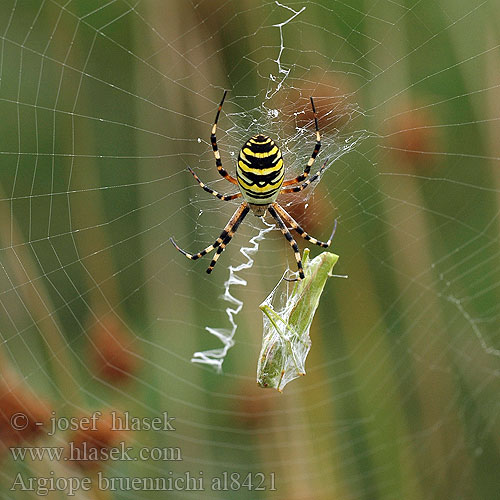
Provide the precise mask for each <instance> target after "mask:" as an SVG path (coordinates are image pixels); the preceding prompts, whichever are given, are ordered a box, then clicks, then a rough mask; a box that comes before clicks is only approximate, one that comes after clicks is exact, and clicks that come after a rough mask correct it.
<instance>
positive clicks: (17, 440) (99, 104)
mask: <svg viewBox="0 0 500 500" xmlns="http://www.w3.org/2000/svg"><path fill="white" fill-rule="evenodd" d="M304 7H305V9H304V10H302V9H303V8H304ZM499 16H500V7H499V5H498V2H495V1H493V0H490V1H486V2H484V1H476V0H473V1H470V0H468V1H462V0H458V1H457V0H453V1H452V0H440V1H438V2H436V1H430V0H423V1H420V2H403V3H401V2H399V3H395V2H392V1H388V0H387V1H386V0H383V1H375V2H362V1H356V2H348V3H343V2H336V1H327V0H323V1H318V0H315V1H308V0H304V1H303V2H295V1H294V2H288V3H286V4H281V3H279V2H267V1H250V0H243V1H224V2H222V1H207V0H204V1H200V2H186V1H179V0H170V1H168V2H164V1H160V0H145V1H142V2H135V1H134V2H131V1H128V0H117V1H109V2H103V1H101V0H99V1H98V0H85V1H83V0H73V1H69V2H62V1H59V0H48V1H42V2H39V1H34V0H33V1H30V0H4V1H3V2H2V3H1V5H0V116H1V117H2V120H1V122H0V158H1V161H2V168H1V177H0V181H1V183H0V189H1V193H0V224H1V229H0V241H1V245H0V265H1V269H0V276H1V278H0V306H1V312H0V339H1V342H0V344H1V351H0V381H1V384H0V417H1V419H0V442H2V445H1V447H0V460H1V462H2V471H1V472H0V483H1V484H0V490H1V496H2V498H16V499H17V498H35V497H36V494H35V492H33V491H20V490H19V489H17V490H12V489H11V487H12V484H13V481H14V479H15V477H16V474H17V473H18V472H22V474H23V475H24V477H34V476H44V477H46V476H50V472H51V471H52V472H54V475H55V476H58V477H73V476H74V477H79V478H81V477H91V478H93V479H95V478H96V477H97V471H98V470H101V471H102V472H103V473H104V474H105V475H106V476H109V477H124V478H125V477H160V476H163V477H183V475H184V474H185V473H186V471H189V472H190V473H191V474H192V475H193V476H196V477H200V471H201V472H202V475H203V477H204V480H205V481H204V486H205V491H197V492H196V491H174V492H168V493H166V492H159V491H149V492H148V491H131V490H130V489H129V490H123V491H114V492H110V491H99V488H97V487H96V486H95V483H94V487H93V488H92V489H91V490H90V491H88V492H86V491H82V490H81V491H78V492H77V495H76V497H77V498H89V499H91V498H92V499H93V498H117V499H118V498H120V499H121V498H123V499H125V498H217V499H221V498H227V499H233V498H241V499H252V500H257V499H267V498H273V499H287V500H306V499H307V500H309V499H315V500H318V499H321V500H322V499H325V500H326V499H346V500H351V499H366V500H374V499H384V500H385V499H391V498H398V499H400V498H405V499H415V500H416V499H434V498H435V499H493V498H498V496H499V491H500V479H499V475H498V469H499V466H500V456H499V446H500V440H499V436H500V432H499V431H500V428H499V426H500V421H499V399H498V394H499V389H500V377H499V373H500V363H499V357H500V329H499V318H500V307H499V304H500V300H499V289H500V287H499V283H500V266H499V261H500V247H499V236H498V235H499V217H498V214H499V200H500V196H499V192H500V176H499V173H498V172H499V171H498V168H499V164H498V162H499V158H500V147H499V142H498V137H499V132H500V129H499V125H498V124H499V120H500V90H499V89H500V62H499V61H500V59H499V55H500V31H499V30H500V25H499V22H498V20H499ZM287 21H288V22H287ZM224 89H229V90H230V93H229V94H228V98H227V101H226V103H225V105H224V110H223V112H222V114H221V118H220V122H219V129H218V141H219V148H220V150H221V155H222V160H223V162H224V165H225V166H226V168H227V169H228V170H229V171H230V172H233V173H234V156H235V155H237V152H238V150H239V148H240V147H241V145H242V144H243V142H244V141H245V140H246V139H247V138H248V137H250V136H251V135H253V134H254V133H257V132H261V131H262V132H264V133H268V134H270V135H273V137H275V138H276V139H277V141H278V142H279V143H280V144H281V146H282V149H283V151H284V157H285V161H286V162H287V163H288V166H289V169H290V170H289V171H290V174H289V176H290V177H292V176H293V175H296V173H297V172H299V171H301V169H302V168H303V166H304V165H305V163H306V162H307V159H308V157H309V156H310V154H311V152H312V149H313V147H314V128H313V126H312V121H311V118H312V116H311V114H310V111H309V108H308V99H309V96H310V95H314V96H315V98H316V103H317V106H318V114H319V122H320V127H321V129H322V133H323V149H322V151H321V154H320V156H319V158H318V162H317V163H316V165H315V168H319V165H318V163H322V162H323V161H325V160H326V159H327V158H331V159H336V161H332V163H331V165H330V167H329V168H328V170H327V171H326V173H325V175H324V176H323V177H322V179H321V182H320V183H319V185H317V186H316V187H315V188H314V190H312V189H311V190H310V191H311V193H309V194H307V193H306V192H304V195H305V196H306V198H305V201H304V199H303V197H302V196H295V197H290V198H285V199H284V201H283V205H284V206H286V208H287V210H289V211H290V212H291V213H292V214H293V216H294V217H296V218H297V219H298V221H299V222H300V223H301V224H302V225H303V226H304V228H305V229H306V230H307V231H309V232H310V233H311V234H313V235H314V236H316V237H318V238H320V239H326V236H327V235H328V234H329V232H330V229H331V226H332V223H333V220H334V219H335V218H336V217H337V218H338V221H339V227H338V231H337V234H336V236H335V241H334V245H333V251H334V252H335V253H337V254H338V255H339V256H340V260H339V263H338V264H337V266H336V268H335V272H338V273H339V274H340V275H348V279H341V278H332V279H330V281H329V282H328V283H327V286H326V289H325V293H324V295H323V297H322V300H321V303H320V306H319V309H318V312H317V316H316V318H315V321H314V323H313V326H312V329H311V337H312V341H313V346H312V350H311V353H310V355H309V358H308V360H307V364H306V368H307V376H306V377H305V378H300V379H299V380H296V381H294V382H292V383H291V384H290V385H288V386H287V387H286V389H285V391H284V393H283V394H279V393H277V392H275V391H271V390H262V389H259V388H257V386H256V384H255V369H256V364H257V356H258V353H259V350H260V341H261V335H262V317H261V313H260V311H259V310H258V305H259V304H260V303H261V302H262V301H263V300H264V299H265V298H266V296H267V295H268V294H269V293H270V292H271V290H272V289H273V288H274V286H275V284H276V283H277V281H278V280H279V278H280V277H281V275H282V273H283V271H284V270H285V269H286V267H287V266H290V268H291V269H294V259H293V254H292V252H291V251H290V248H289V245H288V244H287V243H286V242H285V241H284V239H283V237H282V236H281V234H280V233H279V231H272V233H271V234H268V235H267V236H266V239H265V240H264V241H263V242H261V244H260V249H259V252H258V253H257V254H256V255H255V263H254V265H253V267H252V269H251V270H249V271H244V272H241V273H239V276H240V277H241V278H242V279H244V280H246V281H247V285H246V286H245V287H243V286H233V287H232V288H231V293H232V294H233V295H234V296H235V297H237V298H238V299H240V300H242V301H243V303H244V305H243V309H242V310H241V312H240V313H239V314H238V315H237V316H236V317H235V318H236V322H237V324H238V328H237V331H236V335H235V342H236V343H235V346H234V347H233V348H232V349H231V350H230V351H229V352H228V354H227V357H226V360H225V361H224V365H223V367H224V370H223V372H224V373H223V374H222V375H221V374H217V373H215V372H214V370H212V369H211V368H210V367H207V366H203V365H199V364H193V363H191V362H190V359H191V356H192V354H193V353H194V352H196V351H202V350H206V349H211V348H217V347H220V343H219V342H218V340H217V339H216V338H215V337H213V336H211V335H209V333H208V332H207V331H206V330H205V327H206V326H209V327H213V328H222V327H223V328H229V327H230V325H229V322H228V318H227V314H226V311H225V309H226V307H227V306H228V303H227V302H225V301H224V299H223V298H222V297H221V295H222V294H223V293H224V281H225V280H227V279H228V276H229V275H228V266H229V265H233V266H237V265H239V264H241V263H242V262H244V261H245V258H244V257H243V256H242V254H241V253H240V252H239V250H240V249H241V248H242V247H244V246H246V245H247V244H248V242H249V239H250V238H252V237H253V236H255V235H256V234H258V230H259V229H261V228H263V227H264V225H263V224H262V223H261V222H260V221H259V220H258V219H257V218H255V217H253V216H248V218H247V221H246V222H245V224H244V225H243V226H242V227H241V229H240V230H239V231H238V234H237V236H236V237H235V238H234V240H233V241H232V243H231V245H230V246H229V247H228V248H227V250H226V251H225V252H224V254H223V255H222V257H221V259H220V260H219V263H218V265H217V268H216V269H215V271H214V273H213V274H212V275H210V276H208V275H207V274H205V266H206V265H208V258H205V259H203V261H199V262H196V263H194V262H190V261H188V260H187V259H185V258H183V257H182V256H181V255H180V254H179V253H177V252H176V251H175V249H174V248H173V247H172V246H171V245H170V243H169V241H168V239H169V238H170V236H172V235H173V236H175V238H176V240H177V241H178V242H179V244H180V245H181V246H182V247H183V248H186V249H187V250H188V251H192V252H196V251H198V250H201V249H202V248H204V247H205V246H207V245H208V244H210V243H211V242H213V240H214V239H215V238H216V237H217V236H218V235H219V234H220V231H221V230H222V228H223V227H224V225H225V224H226V222H227V220H228V219H229V217H230V216H231V214H232V213H233V211H234V210H235V208H236V204H232V203H227V204H225V203H223V202H220V201H219V200H217V199H215V198H213V199H212V197H210V195H208V194H206V193H204V192H203V191H202V190H200V189H199V187H197V186H196V183H195V182H194V181H193V179H192V178H191V176H190V175H189V174H188V173H187V172H186V166H187V165H190V166H191V167H192V168H194V169H195V170H196V171H197V172H198V173H199V175H200V177H201V178H202V180H203V181H205V182H206V183H208V184H209V185H210V186H212V187H214V188H215V189H217V190H218V191H219V192H223V193H229V192H233V191H232V190H231V188H232V187H234V186H231V185H230V184H228V183H226V182H225V181H224V180H222V179H221V178H220V177H219V176H218V175H217V172H216V169H215V164H214V159H213V155H212V152H211V147H210V143H209V134H210V128H211V126H212V122H213V119H214V116H215V112H216V110H217V105H218V103H219V101H220V98H221V96H222V92H223V90H224ZM346 141H347V142H346ZM350 144H354V145H353V146H352V147H351V146H349V145H350ZM342 148H344V149H345V150H346V151H347V150H348V151H347V152H346V154H343V155H342V154H340V153H339V151H342ZM298 243H299V246H300V247H301V249H303V248H304V247H305V246H304V245H303V242H302V241H300V242H298ZM312 251H313V255H316V254H317V253H318V252H317V250H315V249H312ZM96 410H99V411H103V412H104V413H106V412H107V411H109V410H118V411H128V412H130V414H131V415H135V416H143V417H153V416H157V415H160V414H161V413H162V412H164V411H168V414H169V415H170V416H175V417H176V420H175V427H176V430H175V432H161V431H158V432H154V431H146V430H144V431H142V432H130V433H127V434H126V437H125V438H124V439H125V440H126V442H127V444H128V445H129V446H132V447H133V448H134V450H138V449H140V448H142V447H146V448H148V449H149V448H151V447H154V446H156V447H172V448H180V449H181V450H182V461H169V460H166V461H165V460H137V461H125V460H118V461H110V460H106V461H102V462H101V463H99V464H94V465H92V466H90V465H89V464H80V465H74V464H73V463H69V462H67V461H65V460H49V459H48V458H45V459H43V460H28V459H26V460H17V461H16V460H13V459H12V456H11V453H10V451H9V450H8V447H9V446H11V445H12V444H15V445H18V446H28V445H30V446H33V443H35V444H36V446H55V447H61V446H62V447H66V446H67V444H68V442H69V441H71V440H73V439H75V435H74V434H72V433H71V432H69V431H68V432H64V431H60V432H58V433H56V435H55V436H52V437H49V436H47V435H46V433H45V432H39V431H40V429H36V428H34V427H33V425H30V427H29V428H28V429H27V430H26V434H25V435H22V436H19V435H18V434H15V433H12V429H11V423H10V417H11V415H12V414H13V413H15V412H24V413H26V414H27V415H28V416H29V418H30V422H31V424H33V421H35V420H40V419H48V418H49V416H50V415H51V414H50V411H54V412H56V413H55V415H57V416H60V417H68V418H69V417H73V416H79V415H86V414H89V413H91V412H93V411H96ZM102 425H104V424H102ZM100 430H101V434H99V436H98V437H97V438H95V436H94V438H93V439H95V440H97V442H98V443H99V446H102V447H104V448H106V447H107V446H110V445H112V444H113V443H114V441H115V440H116V436H114V435H110V434H109V433H107V432H106V428H105V426H104V428H101V429H100ZM76 439H81V436H80V437H78V436H77V438H76ZM82 439H83V438H82ZM120 439H121V438H120ZM26 443H28V444H26ZM224 472H228V473H229V474H231V473H237V474H239V476H238V477H239V478H240V480H241V482H243V480H244V478H245V477H246V476H247V474H248V473H253V474H256V473H263V474H265V479H266V484H265V485H266V487H267V489H265V490H259V491H249V488H248V486H244V485H240V486H239V487H238V485H237V484H236V483H233V486H234V488H233V491H231V484H229V487H228V488H229V489H228V491H212V490H211V488H210V484H211V480H212V478H213V477H222V474H223V473H224ZM271 473H273V474H274V477H275V486H276V490H275V491H270V490H269V485H270V479H271ZM235 477H236V476H235ZM259 478H260V476H257V475H254V476H253V479H254V486H257V485H258V483H259ZM247 484H248V483H247ZM181 489H184V490H185V488H181ZM49 498H66V494H65V493H64V492H52V493H51V495H49Z"/></svg>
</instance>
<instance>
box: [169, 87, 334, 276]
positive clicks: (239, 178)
mask: <svg viewBox="0 0 500 500" xmlns="http://www.w3.org/2000/svg"><path fill="white" fill-rule="evenodd" d="M226 94H227V91H226V92H224V96H223V97H222V101H221V103H220V104H219V108H218V110H217V114H216V116H215V121H214V124H213V127H212V134H211V136H210V141H211V143H212V148H213V151H214V156H215V165H216V166H217V170H218V171H219V173H220V175H222V177H224V178H225V179H227V180H228V181H229V182H231V183H232V184H236V185H237V186H238V187H239V189H240V191H239V193H235V194H231V195H223V194H219V193H218V192H217V191H214V190H213V189H210V188H209V187H208V186H206V185H205V184H204V183H203V182H202V181H201V180H200V178H199V177H198V176H197V175H196V174H195V173H194V172H193V170H192V169H191V168H190V167H188V169H189V171H190V172H191V174H193V176H194V178H195V179H196V181H197V182H198V184H199V185H200V186H201V187H202V188H203V189H204V190H205V191H207V192H208V193H210V194H212V195H214V196H216V197H217V198H219V200H222V201H229V200H234V199H236V198H239V197H240V196H241V197H243V199H244V200H245V201H243V203H241V205H240V206H239V207H238V210H236V212H235V213H234V214H233V216H232V217H231V219H230V221H229V222H228V223H227V225H226V227H225V228H224V230H223V231H222V233H221V235H220V236H219V237H218V238H217V239H216V240H215V242H214V243H213V244H212V245H210V246H208V247H207V248H205V249H203V250H202V251H201V252H198V253H197V254H193V255H192V254H189V253H187V252H185V251H184V250H182V248H180V247H179V246H178V245H177V243H175V241H174V240H173V238H170V241H171V242H172V244H173V245H174V246H175V248H177V250H179V252H181V253H182V254H184V255H185V256H186V257H187V258H189V259H191V260H196V259H199V258H200V257H203V256H204V255H206V254H207V253H209V252H211V251H212V250H215V249H217V252H216V254H215V255H214V258H213V260H212V262H211V263H210V266H209V267H208V269H207V273H211V272H212V269H213V268H214V266H215V264H216V263H217V259H218V258H219V256H220V254H221V253H222V252H223V251H224V248H226V246H227V244H228V243H229V242H230V241H231V238H232V237H233V236H234V233H235V232H236V230H237V229H238V227H239V225H240V224H241V222H242V221H243V219H244V218H245V216H246V215H247V214H248V212H249V211H250V210H252V212H253V213H254V214H255V215H257V216H259V217H261V216H264V215H265V213H266V211H269V213H270V214H271V215H272V217H273V218H274V219H275V220H276V222H277V223H278V226H279V228H280V230H281V232H282V233H283V235H284V236H285V238H286V239H287V240H288V242H289V243H290V245H291V247H292V248H293V251H294V253H295V259H296V261H297V267H298V270H299V278H300V279H303V278H304V271H303V269H302V260H301V258H300V252H299V248H298V246H297V243H296V242H295V240H294V239H293V236H292V235H291V234H290V231H289V230H288V228H287V226H286V224H285V223H287V224H289V225H290V226H291V228H292V229H294V230H295V231H297V233H298V234H299V235H300V236H302V238H304V239H305V240H307V241H310V242H311V243H313V244H314V245H318V246H320V247H323V248H327V247H329V246H330V244H331V242H332V237H333V234H334V232H335V228H334V229H333V232H332V234H331V236H330V238H329V239H328V241H327V242H326V243H325V242H323V241H318V240H317V239H316V238H313V237H312V236H309V235H308V234H307V233H306V232H305V231H304V230H303V229H302V228H301V227H300V226H299V224H297V222H296V221H295V220H294V219H293V218H292V217H291V216H290V215H289V214H288V213H287V212H286V210H285V209H284V208H283V207H281V205H279V203H276V199H277V198H278V195H279V194H280V193H295V192H298V191H302V190H303V189H305V188H306V187H307V186H308V185H309V184H310V183H311V182H313V181H315V180H316V179H317V178H318V177H319V176H320V175H321V173H322V172H323V170H324V168H325V166H326V162H325V163H324V164H323V166H322V167H321V168H320V169H319V172H318V173H316V174H315V175H313V176H312V177H310V178H307V177H308V176H309V172H310V170H311V167H312V165H313V163H314V160H315V158H316V156H317V155H318V153H319V150H320V147H321V136H320V133H319V128H318V118H317V116H316V109H315V107H314V101H313V98H312V97H311V106H312V110H313V114H314V124H315V127H316V145H315V147H314V151H313V153H312V155H311V158H310V159H309V161H308V162H307V165H306V167H305V168H304V172H303V173H302V174H300V175H299V176H298V177H295V179H290V180H288V181H285V180H284V177H285V167H284V165H283V158H282V155H281V151H280V149H279V147H278V146H277V144H276V143H275V142H274V141H273V140H272V139H271V138H270V137H267V136H265V135H262V134H259V135H254V136H253V137H251V138H250V139H248V141H247V142H245V144H244V145H243V147H242V148H241V150H240V154H239V155H238V164H237V166H236V179H235V178H234V177H232V176H231V175H229V174H228V173H227V171H226V170H225V169H224V168H222V161H221V158H220V153H219V150H218V148H217V139H216V137H215V134H216V131H217V122H218V121H219V115H220V112H221V109H222V105H223V104H224V99H225V98H226ZM301 182H302V184H300V183H301ZM296 184H299V185H298V186H295V187H291V188H285V189H282V188H283V187H284V186H293V185H296Z"/></svg>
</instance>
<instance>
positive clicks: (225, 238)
mask: <svg viewBox="0 0 500 500" xmlns="http://www.w3.org/2000/svg"><path fill="white" fill-rule="evenodd" d="M249 210H250V208H249V207H248V203H247V202H245V201H244V202H243V203H242V204H241V205H240V206H239V207H238V209H237V210H236V212H234V214H233V216H232V217H231V219H230V220H229V222H228V223H227V224H226V227H225V228H224V230H223V231H222V233H221V234H220V236H219V237H218V238H217V239H216V240H215V242H214V243H213V244H212V245H209V246H208V247H206V248H204V249H203V250H202V251H201V252H198V253H195V254H190V253H188V252H186V251H185V250H183V249H182V248H181V247H180V246H179V245H177V243H176V242H175V241H174V239H173V238H170V241H171V243H172V245H174V247H175V248H176V249H177V250H178V251H179V252H180V253H181V254H182V255H185V256H186V257H187V258H188V259H191V260H197V259H199V258H201V257H203V256H204V255H206V254H207V253H209V252H211V251H212V250H215V249H216V248H217V253H216V254H215V255H214V258H213V260H212V262H211V263H210V266H209V267H208V269H207V273H209V274H210V273H211V272H212V269H213V268H214V266H215V264H216V263H217V259H218V258H219V255H220V254H221V253H222V252H223V250H224V248H226V246H227V244H228V243H229V242H230V241H231V238H232V237H233V236H234V233H236V231H237V229H238V227H239V225H240V224H241V222H242V221H243V219H244V218H245V216H246V215H247V213H248V211H249Z"/></svg>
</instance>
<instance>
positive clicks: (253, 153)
mask: <svg viewBox="0 0 500 500" xmlns="http://www.w3.org/2000/svg"><path fill="white" fill-rule="evenodd" d="M284 173H285V168H284V167H283V158H282V157H281V151H280V149H279V148H278V146H277V145H276V144H275V142H274V141H273V140H272V139H270V138H269V137H266V136H264V135H255V136H253V137H252V138H251V139H249V140H248V141H247V142H245V144H244V145H243V147H242V148H241V151H240V154H239V156H238V165H237V167H236V179H237V180H238V185H239V187H240V191H241V194H242V195H243V198H244V199H245V200H246V201H247V202H248V203H252V204H254V205H269V204H270V203H273V202H274V201H275V200H276V198H277V197H278V194H279V192H280V188H281V185H282V184H283V177H284Z"/></svg>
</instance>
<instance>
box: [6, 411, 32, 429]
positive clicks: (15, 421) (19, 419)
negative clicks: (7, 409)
mask: <svg viewBox="0 0 500 500" xmlns="http://www.w3.org/2000/svg"><path fill="white" fill-rule="evenodd" d="M28 424H29V421H28V417H27V416H26V415H25V414H24V413H14V415H12V417H10V425H11V426H12V428H13V429H14V430H15V431H24V429H26V427H28Z"/></svg>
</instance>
